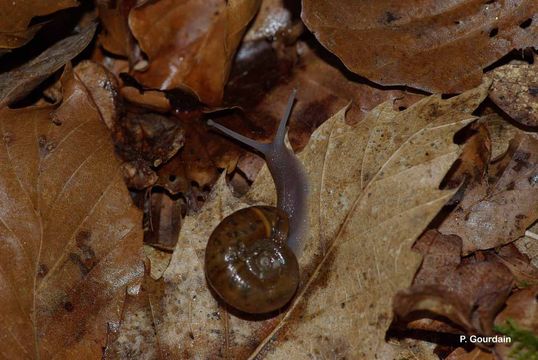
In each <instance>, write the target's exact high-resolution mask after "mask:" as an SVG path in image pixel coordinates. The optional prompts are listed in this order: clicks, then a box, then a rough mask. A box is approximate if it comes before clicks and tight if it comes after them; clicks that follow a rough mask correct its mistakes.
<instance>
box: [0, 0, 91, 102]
mask: <svg viewBox="0 0 538 360" xmlns="http://www.w3.org/2000/svg"><path fill="white" fill-rule="evenodd" d="M0 6H1V5H0ZM96 27H97V24H91V25H89V26H87V27H86V28H84V29H83V30H82V31H81V32H80V33H79V34H76V35H72V36H69V37H67V38H65V39H63V40H60V41H59V42H57V43H56V44H54V45H53V46H51V47H49V48H48V49H47V50H45V51H44V52H43V53H41V54H40V55H39V56H38V57H36V58H35V59H33V60H31V61H29V62H28V63H26V64H24V65H21V66H20V67H18V68H16V69H13V70H11V71H8V72H5V73H3V74H0V107H2V106H4V105H9V104H10V103H12V102H13V101H15V100H19V99H20V98H22V97H23V96H25V95H27V94H28V93H29V92H30V91H32V90H33V89H34V88H35V87H36V86H37V85H39V84H40V83H41V82H42V81H43V80H45V79H46V78H47V77H49V76H50V75H51V74H52V73H54V72H55V71H57V70H58V69H60V68H61V67H62V66H64V65H65V64H66V63H67V62H69V61H70V60H71V59H73V58H74V57H75V56H77V55H78V54H79V53H80V52H81V51H82V50H84V49H85V48H86V46H88V44H89V43H90V41H91V40H92V38H93V35H94V33H95V29H96Z"/></svg>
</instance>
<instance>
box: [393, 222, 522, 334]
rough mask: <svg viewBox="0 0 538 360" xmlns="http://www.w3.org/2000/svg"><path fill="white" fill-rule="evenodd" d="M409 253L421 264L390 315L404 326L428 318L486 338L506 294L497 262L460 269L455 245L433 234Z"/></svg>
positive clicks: (506, 275) (507, 277)
mask: <svg viewBox="0 0 538 360" xmlns="http://www.w3.org/2000/svg"><path fill="white" fill-rule="evenodd" d="M415 249H416V250H417V251H419V252H420V253H421V254H423V255H424V261H423V263H422V266H421V268H420V270H419V272H418V273H417V275H416V277H415V280H414V282H413V285H412V286H411V287H410V288H409V289H407V290H404V291H401V292H399V293H398V294H397V295H396V296H395V299H394V311H395V313H396V315H397V316H398V317H399V318H401V319H407V320H409V319H411V318H410V316H420V317H423V316H424V312H429V313H430V314H436V315H441V316H444V317H446V318H448V319H450V321H452V322H453V323H455V324H457V325H459V326H461V327H462V328H463V329H465V330H466V331H467V332H468V333H480V334H491V333H492V326H493V319H494V318H495V316H496V315H497V313H498V312H499V311H500V309H501V308H502V305H503V304H504V301H505V300H506V298H507V297H508V295H509V294H510V291H511V289H512V284H513V277H512V274H511V273H510V271H509V270H508V269H507V268H506V267H505V266H504V265H502V264H500V263H498V262H488V261H476V262H470V263H466V264H461V260H460V254H461V239H460V238H459V237H457V236H454V235H448V236H447V235H443V234H441V233H439V232H437V231H435V230H429V231H428V232H426V233H425V234H424V235H423V236H422V237H421V238H420V239H418V240H417V243H416V244H415ZM417 312H419V313H418V315H417ZM413 313H414V314H413ZM430 316H433V315H430Z"/></svg>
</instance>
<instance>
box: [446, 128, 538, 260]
mask: <svg viewBox="0 0 538 360" xmlns="http://www.w3.org/2000/svg"><path fill="white" fill-rule="evenodd" d="M537 187H538V140H536V139H534V138H532V137H531V136H529V135H521V136H519V137H518V138H517V140H515V141H513V142H512V143H511V150H509V152H508V153H507V154H506V155H505V156H504V158H503V159H501V160H499V161H498V162H497V163H494V164H493V165H492V166H491V168H490V171H489V173H488V176H487V178H486V179H485V181H483V182H482V183H479V184H477V185H476V186H474V187H473V188H470V189H468V191H466V193H465V197H464V199H463V200H462V201H461V203H460V204H459V205H458V207H456V209H454V210H453V211H452V213H451V214H450V215H449V216H448V218H446V219H445V220H444V222H443V223H442V224H441V226H440V227H439V231H441V232H442V233H444V234H456V235H458V236H460V237H461V238H462V239H463V253H464V255H465V254H468V253H469V252H472V251H474V250H477V249H481V250H485V249H489V248H493V247H496V246H499V245H504V244H507V243H509V242H511V241H513V240H516V239H517V238H519V237H521V236H523V234H524V233H525V230H526V229H527V228H528V227H529V226H530V225H531V224H532V223H534V222H535V221H536V219H537V218H538V208H537V207H536V204H537V203H538V191H536V189H537Z"/></svg>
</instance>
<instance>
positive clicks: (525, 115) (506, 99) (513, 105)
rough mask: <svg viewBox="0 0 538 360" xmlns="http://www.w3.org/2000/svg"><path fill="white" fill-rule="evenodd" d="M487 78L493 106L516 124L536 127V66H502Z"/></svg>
mask: <svg viewBox="0 0 538 360" xmlns="http://www.w3.org/2000/svg"><path fill="white" fill-rule="evenodd" d="M489 76H490V77H491V78H492V79H493V83H492V85H491V88H490V93H489V96H490V98H491V99H492V100H493V101H494V102H495V104H497V105H498V106H499V107H500V108H501V109H503V110H504V111H505V112H506V113H507V114H508V115H510V117H511V118H512V119H514V120H515V121H517V122H518V123H520V124H523V125H527V126H538V65H537V64H536V63H535V64H532V65H528V64H526V65H523V64H517V65H510V64H509V65H504V66H501V67H498V68H496V69H495V70H493V71H492V72H491V73H490V74H489Z"/></svg>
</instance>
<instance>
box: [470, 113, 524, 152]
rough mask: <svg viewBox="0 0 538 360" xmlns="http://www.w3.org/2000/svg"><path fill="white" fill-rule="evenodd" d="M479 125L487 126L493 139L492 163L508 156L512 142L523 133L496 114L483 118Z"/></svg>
mask: <svg viewBox="0 0 538 360" xmlns="http://www.w3.org/2000/svg"><path fill="white" fill-rule="evenodd" d="M478 123H480V124H483V125H485V126H486V128H487V129H488V132H489V135H490V137H491V161H496V160H499V159H500V158H501V157H502V156H503V155H504V154H506V152H507V151H508V148H509V145H510V140H512V139H513V138H515V137H516V135H517V134H518V133H521V130H519V129H518V128H516V127H515V126H514V125H512V124H510V123H509V122H508V121H506V120H504V119H503V118H502V117H501V116H500V115H499V114H496V113H492V114H488V115H484V116H481V117H480V119H479V120H478Z"/></svg>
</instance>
